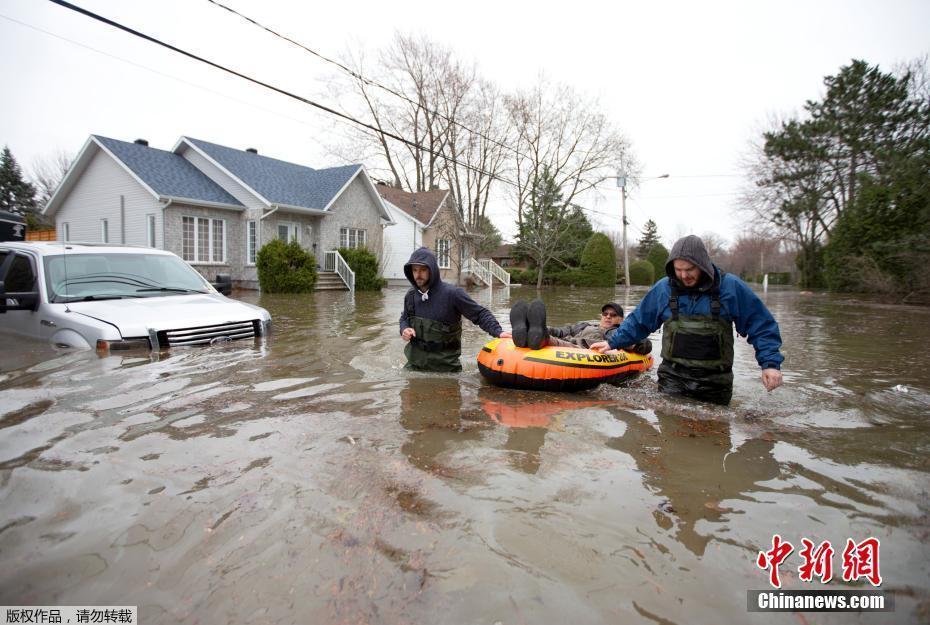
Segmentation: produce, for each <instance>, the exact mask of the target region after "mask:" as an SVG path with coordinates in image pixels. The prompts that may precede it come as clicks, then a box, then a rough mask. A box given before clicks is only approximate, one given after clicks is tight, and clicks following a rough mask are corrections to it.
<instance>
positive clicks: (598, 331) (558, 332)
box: [510, 299, 652, 354]
mask: <svg viewBox="0 0 930 625" xmlns="http://www.w3.org/2000/svg"><path fill="white" fill-rule="evenodd" d="M621 323H623V306H621V305H620V304H618V303H616V302H607V303H606V304H604V305H603V306H601V319H600V321H599V322H596V321H579V322H578V323H574V324H569V325H566V326H562V327H560V328H550V327H547V326H546V305H545V304H544V303H543V301H542V300H539V299H537V300H533V301H532V302H530V303H529V304H528V303H526V302H525V301H522V300H521V301H518V302H517V303H515V304H514V305H513V308H511V309H510V325H511V327H512V330H513V344H514V345H516V346H517V347H529V348H530V349H540V348H541V347H544V346H547V345H548V346H551V347H581V348H584V349H589V348H590V347H591V345H593V344H594V343H597V342H599V341H606V340H608V339H609V338H610V337H611V336H613V334H614V333H615V332H616V331H617V328H619V327H620V324H621ZM623 350H624V351H626V352H632V353H635V354H648V353H650V352H652V342H651V341H650V340H649V339H644V340H642V341H640V342H639V343H636V344H635V345H630V346H628V347H624V348H623Z"/></svg>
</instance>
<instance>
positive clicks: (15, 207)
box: [0, 146, 38, 226]
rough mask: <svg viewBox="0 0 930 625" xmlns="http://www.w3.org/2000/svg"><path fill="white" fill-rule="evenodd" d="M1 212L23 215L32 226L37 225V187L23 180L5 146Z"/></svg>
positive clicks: (0, 175) (1, 159)
mask: <svg viewBox="0 0 930 625" xmlns="http://www.w3.org/2000/svg"><path fill="white" fill-rule="evenodd" d="M0 210H4V211H7V212H10V213H16V214H17V215H22V216H23V217H25V218H26V222H27V223H28V224H29V225H30V226H34V225H35V222H36V216H37V213H38V209H37V208H36V190H35V187H33V186H32V184H30V183H29V182H27V181H26V179H25V178H23V172H22V170H21V169H20V168H19V163H17V162H16V159H15V158H13V153H12V152H10V148H9V147H8V146H4V148H3V153H2V155H0Z"/></svg>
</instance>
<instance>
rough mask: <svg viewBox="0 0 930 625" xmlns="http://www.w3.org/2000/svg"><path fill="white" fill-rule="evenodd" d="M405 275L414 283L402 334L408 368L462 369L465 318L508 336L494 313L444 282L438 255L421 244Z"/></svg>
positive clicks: (402, 318)
mask: <svg viewBox="0 0 930 625" xmlns="http://www.w3.org/2000/svg"><path fill="white" fill-rule="evenodd" d="M404 275H405V276H407V280H409V281H410V284H412V285H413V288H412V289H410V290H409V291H407V294H406V295H405V296H404V309H403V311H402V312H401V314H400V335H401V338H403V339H404V340H405V341H407V346H406V347H405V348H404V354H405V355H406V356H407V365H406V367H407V368H408V369H415V370H419V371H461V370H462V363H461V362H459V357H460V356H461V355H462V317H465V318H466V319H468V320H469V321H471V322H472V323H474V324H475V325H477V326H479V327H480V328H481V329H482V330H484V331H485V332H487V333H488V334H490V335H491V336H493V337H500V338H508V337H510V336H511V334H510V332H503V331H502V330H501V326H500V324H499V323H498V322H497V319H495V318H494V315H493V314H491V311H489V310H488V309H487V308H485V307H484V306H481V305H480V304H478V303H477V302H475V300H473V299H472V298H470V297H469V296H468V294H467V293H466V292H465V290H464V289H463V288H461V287H458V286H453V285H451V284H448V283H446V282H443V281H442V279H441V278H440V275H439V263H437V262H436V255H435V254H433V252H432V251H430V250H429V249H428V248H425V247H421V248H420V249H418V250H416V251H415V252H414V253H413V254H412V255H411V256H410V260H409V261H407V264H406V265H404Z"/></svg>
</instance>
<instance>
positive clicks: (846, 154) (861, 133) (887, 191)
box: [756, 60, 930, 291]
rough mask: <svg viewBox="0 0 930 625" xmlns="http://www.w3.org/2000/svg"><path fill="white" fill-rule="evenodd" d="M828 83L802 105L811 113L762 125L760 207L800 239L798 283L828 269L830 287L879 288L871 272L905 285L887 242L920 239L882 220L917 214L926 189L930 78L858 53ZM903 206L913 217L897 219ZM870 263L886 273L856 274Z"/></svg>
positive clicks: (815, 280) (883, 282)
mask: <svg viewBox="0 0 930 625" xmlns="http://www.w3.org/2000/svg"><path fill="white" fill-rule="evenodd" d="M824 84H825V85H826V88H827V91H826V94H825V96H824V97H823V99H822V100H820V101H809V102H807V104H806V105H805V107H804V109H805V112H806V113H807V116H806V118H805V119H790V120H788V121H786V122H784V123H782V124H780V126H779V127H778V128H776V129H775V130H773V131H771V132H767V133H765V135H764V147H763V153H762V158H761V160H760V162H759V163H758V165H757V167H756V184H757V185H758V187H759V189H760V191H761V192H762V198H763V199H762V203H761V207H762V209H763V210H762V213H763V214H765V215H766V217H767V218H768V219H769V220H770V221H771V222H772V223H773V224H775V225H776V226H778V227H779V228H781V229H782V230H783V231H785V232H787V233H789V234H790V235H791V237H792V238H793V239H794V241H795V242H796V243H797V244H798V246H799V248H800V253H799V255H798V258H797V264H798V267H799V268H800V270H801V286H803V287H811V286H818V285H819V284H820V283H821V282H822V280H823V279H824V277H826V280H827V281H828V282H829V283H830V285H831V286H832V287H833V288H843V289H849V288H858V289H864V290H876V288H873V287H869V286H868V284H867V283H868V282H872V283H873V284H874V285H875V286H876V287H878V286H881V288H880V289H878V290H886V291H887V290H888V289H889V288H893V289H897V290H902V289H907V288H909V287H908V286H907V284H906V282H907V281H906V280H905V279H904V273H903V270H902V269H901V265H900V261H895V262H898V268H897V269H894V268H892V267H891V265H889V264H888V263H892V261H891V256H890V255H889V250H890V249H894V248H900V247H901V246H902V245H903V246H905V248H906V247H907V246H908V245H913V244H917V245H919V242H917V241H914V242H912V243H911V244H908V243H907V242H906V241H908V240H910V239H908V237H907V236H904V234H906V233H905V232H903V231H902V230H900V229H896V228H895V227H884V226H885V225H891V224H897V223H901V222H902V221H907V220H909V219H913V218H916V217H918V215H917V213H919V208H920V206H921V201H922V200H921V199H920V198H922V197H926V191H925V189H926V184H927V182H926V180H927V177H926V171H927V162H928V157H927V154H928V152H930V103H928V102H930V98H928V97H927V92H926V86H921V82H920V81H919V80H915V78H914V75H913V74H912V72H911V71H909V70H908V71H904V72H903V73H900V75H893V74H888V73H884V72H882V71H880V70H879V68H878V67H877V66H870V65H869V64H868V63H866V62H865V61H859V60H854V61H853V62H852V63H851V64H850V65H847V66H845V67H842V68H840V71H839V73H838V74H837V75H835V76H827V77H826V78H825V79H824ZM915 172H916V174H915ZM902 211H903V213H907V219H903V220H901V219H898V215H897V214H898V213H899V212H902ZM915 211H916V212H915ZM847 221H849V222H850V223H845V222H847ZM910 223H911V224H912V225H914V226H917V228H916V230H923V232H924V233H925V232H926V228H924V227H923V226H922V224H920V222H919V221H918V222H910ZM905 230H907V229H906V228H905ZM834 234H836V235H837V236H834ZM899 235H900V236H899ZM923 236H924V237H925V234H924V235H923ZM860 237H862V238H860ZM918 238H920V237H918ZM921 240H924V239H921ZM831 247H832V248H833V249H832V250H831V249H830V248H831ZM880 250H883V251H880ZM911 251H913V250H911ZM844 259H847V260H848V262H847V260H844ZM914 261H917V262H918V263H920V262H921V261H920V259H918V258H916V257H913V256H911V258H910V261H909V262H912V263H913V262H914ZM824 263H826V264H827V275H826V276H824V274H823V271H824ZM857 263H858V265H857ZM892 264H894V263H892ZM850 266H858V267H859V270H852V271H847V269H848V268H849V267H850ZM866 273H871V274H872V275H873V278H874V277H875V276H879V277H880V279H872V278H870V279H869V280H858V279H856V275H865V274H866ZM881 276H884V278H881ZM857 282H858V285H856V284H855V283H857ZM890 285H895V286H890Z"/></svg>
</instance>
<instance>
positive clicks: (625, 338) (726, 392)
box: [591, 235, 784, 404]
mask: <svg viewBox="0 0 930 625" xmlns="http://www.w3.org/2000/svg"><path fill="white" fill-rule="evenodd" d="M665 273H666V274H667V276H666V277H665V278H662V279H661V280H659V281H658V282H656V283H655V285H654V286H653V287H652V288H651V289H650V290H649V292H648V293H646V296H645V297H643V300H642V301H641V302H640V303H639V305H638V306H637V307H636V310H634V311H633V312H632V313H630V315H629V316H628V317H627V318H626V319H625V320H624V322H623V324H622V325H621V326H620V328H619V329H618V330H617V331H616V332H615V333H614V334H613V335H612V336H610V337H609V338H608V339H607V340H606V341H601V342H599V343H595V344H594V345H592V346H591V349H593V350H596V351H604V350H606V349H609V348H614V349H616V348H617V347H619V346H621V345H628V344H630V343H635V342H636V341H639V340H641V339H644V338H645V337H647V336H648V335H649V334H650V333H652V332H655V331H656V330H658V329H659V327H662V364H661V365H660V366H659V371H658V375H659V390H660V391H662V392H665V393H672V394H676V395H685V396H689V397H695V398H697V399H701V400H704V401H709V402H713V403H718V404H728V403H730V398H731V396H732V394H733V328H734V327H735V328H736V332H737V334H739V335H740V336H745V337H747V339H748V340H749V343H750V344H751V345H752V346H753V348H754V349H755V352H756V362H758V363H759V368H760V369H761V370H762V384H763V386H765V388H766V390H768V391H772V390H774V389H776V388H778V387H779V386H781V384H782V374H781V371H780V369H781V363H782V361H783V360H784V356H782V355H781V352H780V348H781V334H780V333H779V330H778V324H777V323H776V322H775V319H774V318H773V317H772V313H770V312H769V310H768V308H766V307H765V304H763V303H762V300H760V299H759V298H758V296H756V294H755V293H753V292H752V290H751V289H750V288H749V287H748V286H747V285H746V283H745V282H743V281H742V280H740V279H739V278H738V277H736V276H734V275H733V274H729V273H724V272H723V271H721V270H720V269H718V268H717V266H716V265H714V264H713V263H712V262H711V260H710V255H709V254H708V253H707V248H705V247H704V242H703V241H701V239H700V238H698V237H696V236H694V235H691V236H687V237H684V238H683V239H679V240H678V241H677V242H676V243H675V245H674V246H672V252H671V254H669V259H668V263H666V265H665Z"/></svg>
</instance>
